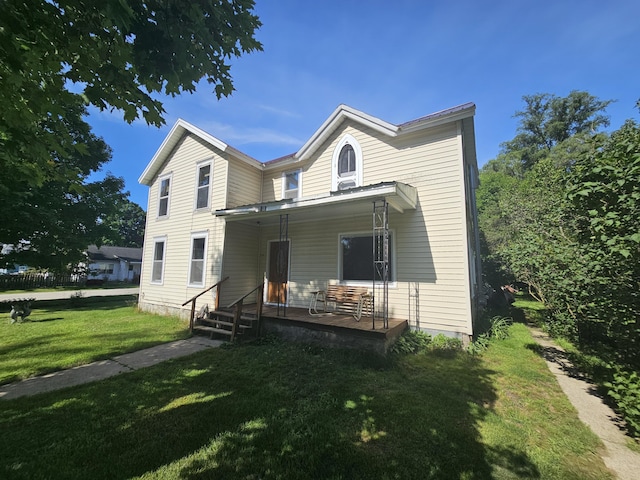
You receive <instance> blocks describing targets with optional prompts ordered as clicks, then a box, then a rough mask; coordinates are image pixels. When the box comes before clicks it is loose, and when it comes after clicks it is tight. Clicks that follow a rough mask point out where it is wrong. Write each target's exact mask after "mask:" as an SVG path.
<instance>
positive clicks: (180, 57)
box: [0, 0, 262, 268]
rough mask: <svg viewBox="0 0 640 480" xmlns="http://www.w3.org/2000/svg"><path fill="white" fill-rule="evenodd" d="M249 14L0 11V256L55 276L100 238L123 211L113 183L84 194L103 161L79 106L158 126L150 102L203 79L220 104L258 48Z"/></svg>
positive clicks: (88, 7)
mask: <svg viewBox="0 0 640 480" xmlns="http://www.w3.org/2000/svg"><path fill="white" fill-rule="evenodd" d="M253 5H254V3H253V1H251V0H218V1H216V0H198V1H191V0H168V1H167V0H120V1H115V2H114V1H111V2H86V1H84V0H58V1H55V2H51V1H48V0H33V1H29V2H26V1H24V0H4V1H2V2H0V91H1V92H2V95H1V96H0V111H2V115H1V116H0V170H1V171H2V175H1V176H0V204H2V206H3V208H2V209H0V244H9V245H12V246H13V247H14V250H13V253H12V256H13V257H16V256H18V255H20V256H22V259H21V260H20V261H21V262H22V263H28V264H30V265H32V266H34V267H53V268H63V266H64V265H66V262H67V261H70V260H74V259H75V260H77V259H78V258H79V250H78V246H79V243H82V244H83V246H82V249H84V248H86V246H87V245H88V244H90V243H97V244H99V243H100V239H101V238H103V237H108V236H109V235H108V233H109V232H108V230H107V231H105V228H106V227H105V226H104V224H103V223H102V220H104V219H105V218H107V217H109V215H112V214H113V206H114V203H116V202H120V201H123V197H124V195H123V194H122V192H121V190H122V181H121V180H119V179H116V178H114V177H112V176H108V177H107V178H106V179H105V180H104V181H103V182H93V183H88V181H89V177H90V175H91V174H92V173H95V172H97V171H99V170H100V169H101V167H102V166H103V165H104V164H105V163H106V162H108V161H109V159H110V155H111V154H110V150H109V148H108V147H107V145H106V144H105V143H104V142H103V141H102V140H101V139H99V138H97V137H96V136H95V135H94V134H93V133H92V132H91V128H90V127H89V125H88V124H87V123H86V122H85V120H84V117H85V116H86V114H87V106H88V105H93V106H95V107H96V108H98V109H99V110H109V111H113V110H118V111H120V112H122V114H123V117H124V120H125V121H127V122H132V121H133V120H135V119H136V118H144V120H145V121H146V122H147V123H149V124H151V125H156V126H160V125H162V124H163V123H164V119H163V118H162V115H163V113H164V110H163V108H162V103H161V102H160V101H159V100H158V99H157V97H155V96H154V94H167V95H177V94H179V93H181V92H193V91H194V90H195V88H196V85H197V84H198V82H199V81H200V80H202V79H206V81H207V82H208V83H209V84H210V85H212V87H213V90H214V92H215V94H216V95H217V96H218V97H221V96H224V95H229V94H230V93H231V92H232V91H233V83H232V79H231V75H230V65H229V59H230V58H231V57H237V56H240V55H241V54H243V53H247V52H252V51H255V50H260V49H261V48H262V46H261V45H260V43H259V42H258V41H256V40H255V39H254V38H253V35H254V33H255V31H256V29H257V28H259V26H260V22H259V20H258V18H257V17H256V16H255V15H253V14H252V13H251V10H252V8H253ZM25 242H26V243H25ZM13 260H15V258H5V259H3V261H13ZM34 262H35V263H34Z"/></svg>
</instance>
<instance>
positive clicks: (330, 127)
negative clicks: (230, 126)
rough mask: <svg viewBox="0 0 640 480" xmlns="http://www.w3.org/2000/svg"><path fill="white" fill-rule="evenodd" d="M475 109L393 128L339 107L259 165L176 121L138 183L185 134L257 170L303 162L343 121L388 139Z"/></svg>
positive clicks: (450, 110)
mask: <svg viewBox="0 0 640 480" xmlns="http://www.w3.org/2000/svg"><path fill="white" fill-rule="evenodd" d="M475 109H476V106H475V104H473V103H465V104H462V105H458V106H456V107H453V108H448V109H446V110H441V111H439V112H435V113H432V114H429V115H426V116H424V117H420V118H417V119H415V120H411V121H409V122H406V123H402V124H400V125H394V124H392V123H389V122H385V121H384V120H381V119H379V118H376V117H373V116H371V115H368V114H366V113H364V112H361V111H360V110H356V109H355V108H351V107H349V106H347V105H339V106H338V108H336V109H335V110H334V111H333V113H332V114H331V115H330V116H329V118H327V120H325V122H324V123H323V124H322V125H321V126H320V128H318V130H316V132H315V133H314V134H313V135H312V136H311V138H309V140H307V142H306V143H305V144H304V145H303V146H302V148H300V150H298V151H297V152H296V153H294V154H292V155H286V156H284V157H280V158H277V159H275V160H271V161H268V162H264V163H263V162H260V161H258V160H256V159H255V158H253V157H250V156H249V155H247V154H245V153H242V152H240V151H239V150H237V149H235V148H233V147H231V146H230V145H228V144H226V143H225V142H223V141H222V140H220V139H218V138H216V137H214V136H213V135H210V134H208V133H207V132H205V131H204V130H201V129H199V128H198V127H196V126H195V125H192V124H190V123H189V122H187V121H185V120H183V119H178V121H177V122H176V123H175V125H174V126H173V128H172V129H171V131H170V132H169V134H168V135H167V137H166V138H165V139H164V141H163V142H162V145H160V148H159V149H158V151H157V152H156V154H155V155H154V156H153V158H152V159H151V162H149V165H147V168H146V169H145V170H144V172H142V175H140V178H139V179H138V182H139V183H141V184H143V185H151V183H152V182H153V179H154V178H155V177H156V175H157V173H158V172H159V171H160V170H161V169H162V166H163V165H164V163H165V162H166V161H167V159H168V158H169V155H171V152H172V151H173V149H174V148H175V146H176V145H177V144H178V142H179V141H180V140H181V139H182V137H183V136H184V135H186V134H192V135H195V136H196V137H198V138H200V139H202V140H203V141H205V142H206V143H208V144H209V145H211V146H213V147H214V148H217V149H218V150H220V151H221V152H226V153H228V154H230V155H233V156H234V157H236V158H238V159H240V160H242V161H244V162H246V163H248V164H250V165H252V166H254V167H257V168H260V169H264V168H267V169H268V168H270V167H282V166H283V165H285V164H288V163H295V162H298V161H300V160H306V159H308V158H309V157H311V155H313V154H314V152H315V151H316V150H318V148H320V146H321V145H322V144H323V142H324V141H325V140H326V139H327V138H329V136H330V135H331V134H332V133H333V132H334V131H335V130H336V129H337V128H338V127H339V126H340V125H341V124H342V122H343V121H344V120H346V119H350V120H353V121H354V122H357V123H359V124H361V125H363V126H366V127H369V128H371V129H373V130H375V131H377V132H379V133H381V134H383V135H387V136H389V137H397V136H399V135H403V134H407V133H413V132H416V131H419V130H422V129H425V128H430V127H434V126H437V125H442V124H444V123H449V122H453V121H456V120H462V119H465V118H469V117H473V115H474V114H475Z"/></svg>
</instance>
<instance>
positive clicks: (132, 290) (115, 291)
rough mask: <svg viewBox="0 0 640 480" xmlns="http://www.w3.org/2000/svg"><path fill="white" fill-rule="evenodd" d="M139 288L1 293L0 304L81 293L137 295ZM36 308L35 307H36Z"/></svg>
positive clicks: (62, 297)
mask: <svg viewBox="0 0 640 480" xmlns="http://www.w3.org/2000/svg"><path fill="white" fill-rule="evenodd" d="M139 290H140V287H137V286H136V287H126V288H89V289H85V290H82V289H81V290H60V291H57V292H36V291H34V292H27V293H2V294H0V302H4V301H7V300H13V299H14V298H15V299H20V298H35V299H36V300H62V299H65V298H71V297H73V296H74V295H78V292H81V294H82V296H83V297H111V296H116V295H137V294H138V291H139ZM36 307H37V306H36Z"/></svg>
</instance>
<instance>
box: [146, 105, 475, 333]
mask: <svg viewBox="0 0 640 480" xmlns="http://www.w3.org/2000/svg"><path fill="white" fill-rule="evenodd" d="M474 114H475V105H474V104H471V103H468V104H464V105H460V106H457V107H454V108H451V109H448V110H444V111H440V112H437V113H433V114H430V115H427V116H424V117H421V118H418V119H415V120H411V121H409V122H406V123H403V124H400V125H395V124H391V123H388V122H386V121H384V120H381V119H379V118H375V117H372V116H370V115H367V114H366V113H363V112H361V111H358V110H355V109H353V108H351V107H348V106H345V105H340V106H339V107H338V108H337V109H336V110H335V111H334V112H333V113H332V114H331V116H330V117H329V118H328V119H327V120H326V121H325V122H324V123H323V124H322V125H321V126H320V128H319V129H318V130H317V131H316V132H315V133H314V134H313V135H312V136H311V138H309V140H308V141H307V142H306V143H305V144H304V145H302V147H301V148H300V149H299V150H298V151H297V152H296V153H294V154H292V155H289V156H285V157H282V158H278V159H275V160H270V161H266V162H260V161H258V160H256V159H254V158H252V157H250V156H248V155H246V154H244V153H242V152H240V151H238V150H236V149H235V148H233V147H231V146H229V145H228V144H226V143H225V142H224V141H222V140H220V139H218V138H216V137H214V136H212V135H210V134H209V133H206V132H204V131H202V130H200V129H199V128H197V127H196V126H194V125H191V124H189V123H188V122H186V121H184V120H178V122H177V123H176V124H175V125H174V126H173V128H172V129H171V131H170V132H169V134H168V136H167V137H166V138H165V140H164V142H163V143H162V145H161V146H160V148H159V149H158V151H157V153H156V154H155V155H154V157H153V158H152V160H151V162H150V163H149V164H148V166H147V167H146V169H145V170H144V172H143V173H142V175H141V176H140V179H139V181H140V183H142V184H144V185H148V186H149V201H148V210H147V225H146V233H145V241H144V254H143V268H142V276H141V283H140V300H139V303H140V307H141V308H142V309H143V310H148V311H156V312H166V313H178V314H180V315H183V316H186V315H188V313H189V306H185V307H182V306H181V305H182V304H183V303H184V302H185V301H186V300H188V299H189V298H190V297H192V296H194V295H195V294H197V293H198V292H200V291H202V290H203V289H205V288H207V287H208V286H210V285H213V284H214V283H216V282H218V281H219V280H220V279H222V278H224V277H227V276H228V277H229V280H228V281H227V282H226V284H225V288H224V290H223V291H222V293H221V297H222V298H221V299H220V301H221V303H223V304H224V303H225V302H227V301H232V300H233V299H235V298H237V297H239V296H242V295H243V293H245V292H248V291H250V290H251V289H253V288H254V287H255V286H256V285H258V284H260V283H261V282H263V283H264V285H265V288H264V301H265V302H266V304H267V305H268V304H286V305H287V306H288V307H291V308H294V307H301V308H308V306H309V302H310V299H311V298H312V297H313V295H314V293H313V292H316V291H318V290H323V289H325V288H327V285H329V284H340V285H360V286H366V287H368V288H370V289H371V291H372V293H374V294H375V296H374V298H375V302H374V303H375V307H374V308H375V309H376V310H382V311H384V312H385V315H388V316H390V317H392V318H400V319H406V320H407V321H408V322H409V325H410V327H412V328H415V329H420V330H424V331H427V332H430V333H439V332H441V333H445V334H447V335H450V336H456V337H458V338H462V339H467V338H468V337H469V336H471V335H472V334H473V328H474V327H473V325H474V318H475V316H476V315H477V313H478V303H479V291H480V285H481V278H480V268H479V254H478V252H479V240H478V227H477V219H476V208H475V188H476V186H477V182H478V171H477V162H476V152H475V138H474V123H473V117H474ZM380 289H382V290H380ZM376 292H377V293H376ZM381 292H382V293H381ZM207 301H210V298H209V299H207V297H206V296H203V297H201V299H199V302H201V303H205V302H207Z"/></svg>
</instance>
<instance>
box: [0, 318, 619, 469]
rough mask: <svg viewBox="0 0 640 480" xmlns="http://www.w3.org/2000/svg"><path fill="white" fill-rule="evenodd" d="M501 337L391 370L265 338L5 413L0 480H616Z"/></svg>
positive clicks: (517, 340)
mask: <svg viewBox="0 0 640 480" xmlns="http://www.w3.org/2000/svg"><path fill="white" fill-rule="evenodd" d="M56 315H57V314H56ZM54 323H55V322H54ZM510 332H511V336H510V337H509V338H508V339H506V340H501V341H495V342H494V343H492V344H491V345H490V347H489V349H488V350H487V351H486V352H485V353H484V354H483V355H482V356H470V355H468V354H466V353H463V352H452V351H432V352H423V353H420V354H418V355H408V356H397V357H396V356H392V357H390V358H388V359H381V358H379V357H372V356H369V355H365V354H362V353H359V352H354V351H341V350H329V349H322V348H319V347H311V346H305V345H299V344H288V343H284V342H281V341H279V340H276V339H273V338H266V339H263V340H260V341H258V342H254V343H248V344H244V345H235V346H230V347H225V348H218V349H210V350H207V351H205V352H202V353H198V354H195V355H192V356H190V357H185V358H181V359H175V360H172V361H169V362H167V363H165V364H162V365H159V366H156V367H150V368H147V369H142V370H138V371H135V372H132V373H128V374H124V375H120V376H118V377H114V378H111V379H107V380H103V381H100V382H97V383H93V384H90V385H85V386H81V387H74V388H71V389H68V390H64V391H60V392H53V393H48V394H43V395H39V396H36V397H30V398H21V399H17V400H12V401H0V431H2V432H4V434H3V435H0V478H6V479H40V478H42V479H44V478H91V479H125V478H127V479H128V478H142V479H177V478H181V479H196V478H216V479H396V478H397V479H490V478H491V479H516V478H524V479H562V480H564V479H581V480H582V479H609V478H612V477H611V475H610V473H609V472H608V471H607V470H606V468H605V467H604V464H603V462H602V460H601V459H600V457H599V456H598V452H599V449H600V444H599V441H598V439H597V438H596V437H595V436H594V435H593V434H592V433H591V432H590V431H589V430H588V429H587V428H586V427H585V426H584V425H583V424H582V423H581V422H580V421H579V420H578V418H577V415H576V412H575V411H574V410H573V408H572V407H571V405H570V404H569V402H568V400H567V399H566V397H565V396H564V395H563V394H562V393H561V391H560V389H559V387H558V385H557V383H556V381H555V379H554V377H553V376H552V375H551V373H550V372H549V371H548V369H547V367H546V365H545V363H544V361H543V360H542V359H541V358H540V357H539V356H538V355H537V354H536V353H535V352H536V349H535V348H533V340H532V339H531V336H530V335H529V332H528V330H527V329H526V328H525V327H524V325H522V324H514V325H513V326H512V327H510Z"/></svg>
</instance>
